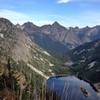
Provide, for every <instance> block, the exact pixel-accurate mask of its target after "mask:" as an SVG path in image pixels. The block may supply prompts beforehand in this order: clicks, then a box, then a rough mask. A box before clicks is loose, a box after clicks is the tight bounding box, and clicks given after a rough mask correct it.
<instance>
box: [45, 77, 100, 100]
mask: <svg viewBox="0 0 100 100" xmlns="http://www.w3.org/2000/svg"><path fill="white" fill-rule="evenodd" d="M84 91H85V92H84ZM85 93H87V94H88V95H86V94H85ZM46 100H100V98H99V97H98V95H97V92H96V91H95V90H94V89H93V88H92V86H91V85H90V84H89V83H87V82H85V81H83V80H80V79H78V78H76V77H75V76H68V77H65V76H64V77H62V76H61V77H60V76H55V77H51V78H49V79H48V80H47V92H46Z"/></svg>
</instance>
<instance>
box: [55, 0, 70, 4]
mask: <svg viewBox="0 0 100 100" xmlns="http://www.w3.org/2000/svg"><path fill="white" fill-rule="evenodd" d="M70 1H71V0H58V2H57V3H59V4H61V3H68V2H70Z"/></svg>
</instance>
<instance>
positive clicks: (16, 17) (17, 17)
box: [0, 9, 30, 24]
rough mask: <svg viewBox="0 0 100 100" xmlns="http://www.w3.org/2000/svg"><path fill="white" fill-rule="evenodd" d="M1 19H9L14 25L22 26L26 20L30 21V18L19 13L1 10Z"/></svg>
mask: <svg viewBox="0 0 100 100" xmlns="http://www.w3.org/2000/svg"><path fill="white" fill-rule="evenodd" d="M0 17H4V18H7V19H9V20H11V21H12V22H13V23H14V24H16V23H18V22H19V23H20V24H22V23H23V22H25V21H26V20H29V19H30V17H29V16H27V15H25V14H23V13H21V12H17V11H12V10H7V9H0Z"/></svg>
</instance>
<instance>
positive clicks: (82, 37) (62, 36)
mask: <svg viewBox="0 0 100 100" xmlns="http://www.w3.org/2000/svg"><path fill="white" fill-rule="evenodd" d="M22 27H23V30H24V31H26V32H27V34H28V35H29V36H30V38H31V40H32V41H34V42H35V43H37V44H38V45H40V46H41V47H42V48H44V49H45V50H47V51H48V52H50V53H52V52H53V54H56V53H57V55H58V54H61V55H64V54H65V52H66V51H68V50H69V49H73V48H75V47H78V46H80V45H82V44H84V43H87V42H91V41H94V40H96V39H100V26H95V27H91V28H90V27H84V28H78V27H75V28H73V27H70V28H65V27H64V26H62V25H60V24H59V23H58V22H54V23H53V24H52V25H44V26H41V27H38V26H36V25H34V24H32V23H29V22H27V23H25V24H23V25H22ZM30 28H31V29H30ZM30 30H31V31H30ZM48 44H49V45H48ZM60 48H62V49H60Z"/></svg>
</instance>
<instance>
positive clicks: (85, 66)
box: [70, 39, 100, 82]
mask: <svg viewBox="0 0 100 100" xmlns="http://www.w3.org/2000/svg"><path fill="white" fill-rule="evenodd" d="M70 56H71V59H72V61H73V62H74V64H73V66H72V69H73V71H74V72H75V73H76V74H77V75H78V76H79V77H81V78H83V79H88V80H90V81H92V82H100V39H99V40H96V41H93V42H90V43H86V44H84V45H81V46H79V47H77V48H75V49H74V50H72V52H71V55H70Z"/></svg>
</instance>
